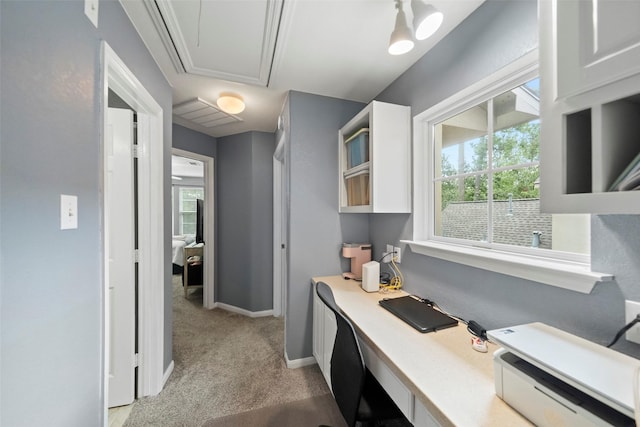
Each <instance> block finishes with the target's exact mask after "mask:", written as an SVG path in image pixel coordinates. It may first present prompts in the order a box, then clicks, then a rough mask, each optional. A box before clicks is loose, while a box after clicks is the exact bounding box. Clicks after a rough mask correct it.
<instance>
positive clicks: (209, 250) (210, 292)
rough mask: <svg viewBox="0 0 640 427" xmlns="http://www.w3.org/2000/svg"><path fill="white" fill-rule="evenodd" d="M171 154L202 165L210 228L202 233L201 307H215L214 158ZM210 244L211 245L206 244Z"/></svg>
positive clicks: (181, 152) (180, 152)
mask: <svg viewBox="0 0 640 427" xmlns="http://www.w3.org/2000/svg"><path fill="white" fill-rule="evenodd" d="M171 154H172V155H176V156H180V157H186V158H188V159H193V160H198V161H201V162H202V163H203V165H204V203H205V223H206V224H211V227H205V232H204V241H205V245H204V286H203V287H202V305H203V306H204V308H207V309H212V308H215V307H216V299H215V289H216V288H215V277H216V276H215V268H216V265H215V260H216V258H215V247H216V240H215V211H214V209H215V198H214V197H215V182H216V175H215V158H213V157H209V156H205V155H203V154H198V153H194V152H192V151H186V150H181V149H179V148H172V149H171ZM207 242H211V243H207Z"/></svg>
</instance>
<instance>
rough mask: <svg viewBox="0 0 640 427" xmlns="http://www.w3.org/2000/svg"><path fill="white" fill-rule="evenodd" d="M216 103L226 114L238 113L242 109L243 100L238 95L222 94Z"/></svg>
mask: <svg viewBox="0 0 640 427" xmlns="http://www.w3.org/2000/svg"><path fill="white" fill-rule="evenodd" d="M217 104H218V107H220V109H221V110H222V111H224V112H225V113H227V114H240V113H242V112H243V111H244V101H243V100H242V98H240V97H239V96H234V95H223V96H221V97H220V98H218V101H217Z"/></svg>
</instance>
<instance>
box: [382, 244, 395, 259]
mask: <svg viewBox="0 0 640 427" xmlns="http://www.w3.org/2000/svg"><path fill="white" fill-rule="evenodd" d="M384 253H385V254H389V255H385V257H384V258H382V262H385V263H388V262H391V260H392V259H393V245H387V250H386V251H384Z"/></svg>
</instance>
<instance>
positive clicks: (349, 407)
mask: <svg viewBox="0 0 640 427" xmlns="http://www.w3.org/2000/svg"><path fill="white" fill-rule="evenodd" d="M316 293H317V294H318V297H320V299H321V300H322V302H323V303H324V304H325V305H326V306H327V307H329V309H331V311H333V313H334V314H335V316H336V324H337V327H338V329H337V332H336V339H335V342H334V344H333V353H332V354H331V390H332V391H333V396H334V397H335V399H336V403H337V404H338V408H340V412H341V413H342V416H343V417H344V419H345V421H346V422H347V425H349V426H354V425H355V423H356V416H357V414H358V406H359V405H360V397H361V395H362V388H363V386H364V379H365V374H366V371H365V365H364V361H363V359H362V353H361V352H360V346H359V345H358V339H357V338H356V332H355V330H354V329H353V325H352V324H351V322H350V321H349V320H348V319H347V318H346V317H345V316H344V315H343V314H342V312H341V311H340V309H339V308H338V306H337V305H336V302H335V299H334V298H333V292H332V291H331V288H330V287H329V286H328V285H327V284H326V283H324V282H318V283H317V284H316Z"/></svg>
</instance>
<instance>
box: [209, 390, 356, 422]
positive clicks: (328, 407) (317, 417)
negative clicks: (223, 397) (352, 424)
mask: <svg viewBox="0 0 640 427" xmlns="http://www.w3.org/2000/svg"><path fill="white" fill-rule="evenodd" d="M320 425H326V426H332V427H346V426H347V424H346V422H345V421H344V418H342V415H340V410H339V409H338V406H337V405H336V402H335V400H334V399H333V396H332V395H331V393H329V394H325V395H322V396H317V397H311V398H309V399H303V400H296V401H294V402H289V403H283V404H281V405H275V406H268V407H266V408H260V409H255V410H253V411H248V412H243V413H242V414H237V415H229V416H226V417H221V418H216V419H214V420H211V421H208V422H206V423H205V424H204V425H203V427H238V426H243V427H245V426H246V427H249V426H251V427H304V426H309V427H317V426H320Z"/></svg>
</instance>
